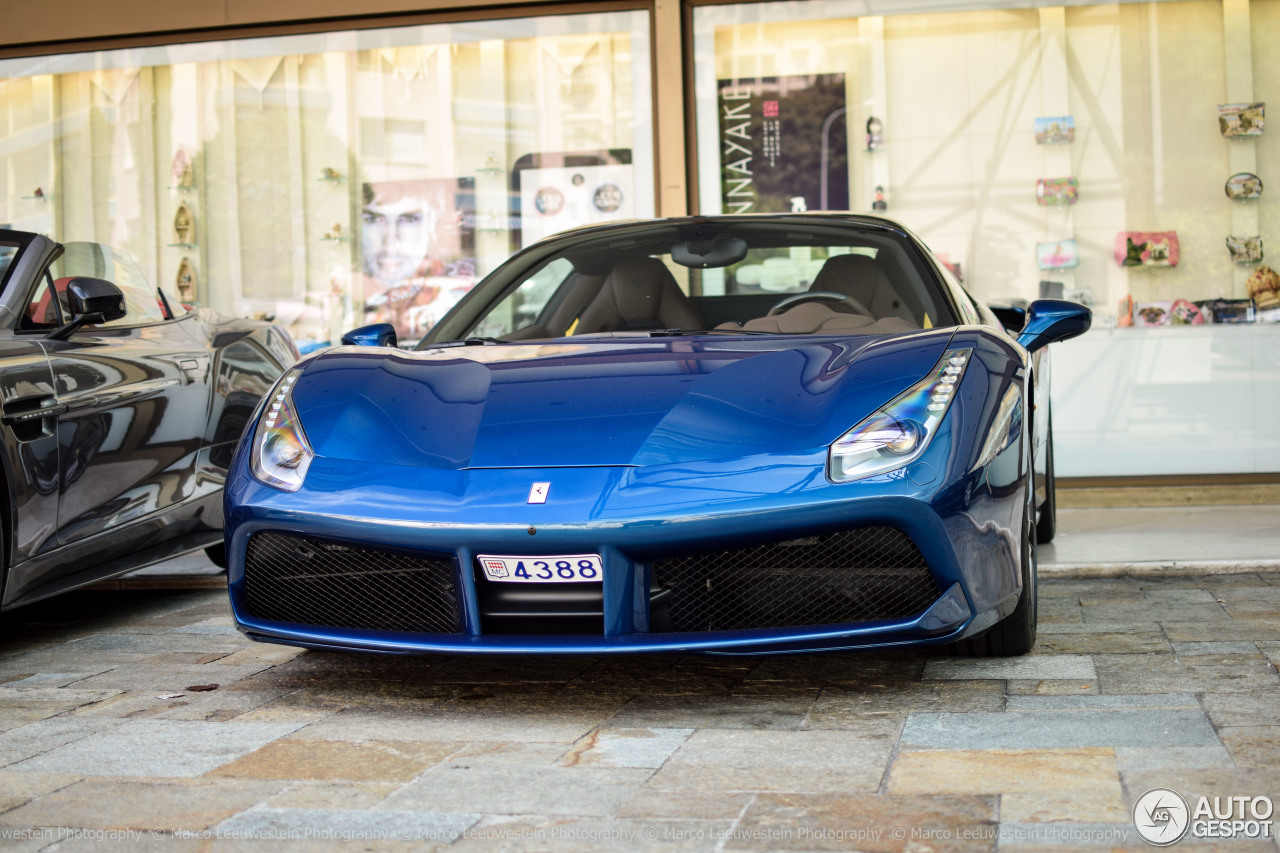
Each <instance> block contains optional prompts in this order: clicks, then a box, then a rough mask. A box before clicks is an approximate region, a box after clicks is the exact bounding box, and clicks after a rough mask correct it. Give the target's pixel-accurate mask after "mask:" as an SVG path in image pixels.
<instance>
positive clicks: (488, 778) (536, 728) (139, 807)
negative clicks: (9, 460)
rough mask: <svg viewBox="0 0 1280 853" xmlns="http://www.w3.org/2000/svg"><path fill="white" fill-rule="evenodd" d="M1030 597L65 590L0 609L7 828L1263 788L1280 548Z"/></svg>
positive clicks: (7, 843) (474, 819)
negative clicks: (728, 636)
mask: <svg viewBox="0 0 1280 853" xmlns="http://www.w3.org/2000/svg"><path fill="white" fill-rule="evenodd" d="M1041 620H1042V624H1041V635H1040V642H1039V645H1038V647H1037V649H1036V650H1035V652H1034V653H1033V654H1031V655H1029V656H1026V657H1022V658H1014V659H999V660H967V659H960V658H952V657H947V656H945V655H942V654H940V653H926V652H922V651H918V650H917V651H905V650H904V651H891V652H875V653H839V654H827V655H792V656H783V655H779V656H771V657H760V658H727V657H693V656H663V657H657V656H654V657H639V658H614V659H589V658H558V659H511V658H506V659H464V658H459V657H445V656H427V657H404V658H388V657H372V656H363V655H354V654H331V653H317V652H302V651H300V650H296V649H289V648H286V647H282V646H270V645H258V644H253V643H250V642H248V641H246V640H245V639H243V638H242V637H241V636H240V635H239V634H237V633H236V632H235V631H234V629H233V628H232V627H231V622H230V617H229V615H228V609H227V603H226V598H225V593H222V592H217V591H210V590H188V591H151V592H147V591H134V592H102V591H97V592H81V593H76V594H72V595H68V596H63V597H61V598H58V599H53V600H51V601H48V602H45V603H42V604H39V605H36V606H33V607H30V608H26V609H22V610H18V611H14V612H12V613H10V614H8V615H7V616H6V617H5V621H4V623H3V628H2V629H0V682H2V683H0V848H4V849H5V850H37V849H56V850H82V849H83V850H97V849H102V848H103V847H109V846H112V842H113V841H114V842H116V846H124V845H126V844H127V845H128V847H129V849H135V848H136V849H144V850H146V849H156V850H161V849H162V850H166V851H168V850H183V849H191V850H206V849H218V850H221V849H232V850H236V849H241V848H244V849H253V850H260V849H263V850H264V849H267V848H268V846H275V845H278V844H279V839H280V838H281V837H288V838H294V839H298V840H299V843H298V845H297V846H298V847H300V848H304V849H305V848H312V849H316V850H342V849H352V850H357V849H361V850H362V849H370V848H376V849H406V850H423V849H432V848H445V847H448V849H450V850H460V851H463V850H467V851H469V850H551V851H571V850H599V849H625V850H649V849H652V850H729V851H738V850H851V849H858V850H877V851H878V850H919V851H923V850H991V849H995V848H997V846H998V848H999V849H1021V850H1028V849H1052V850H1066V849H1076V848H1080V847H1089V848H1090V849H1106V848H1128V849H1132V848H1140V847H1143V846H1144V843H1143V842H1142V841H1141V840H1140V839H1139V837H1138V835H1137V833H1136V831H1135V830H1134V827H1133V824H1132V822H1131V818H1130V810H1131V808H1132V805H1133V803H1134V801H1135V799H1136V798H1137V797H1139V796H1141V794H1142V793H1144V792H1145V791H1147V790H1148V789H1150V788H1153V787H1167V788H1171V789H1173V790H1176V791H1178V792H1179V793H1181V794H1182V795H1183V796H1184V797H1185V798H1186V799H1187V800H1188V802H1190V803H1191V804H1192V807H1193V808H1194V807H1195V805H1194V804H1195V803H1196V802H1197V798H1198V797H1200V796H1202V795H1203V796H1214V795H1217V796H1254V795H1268V796H1270V797H1271V798H1272V799H1273V800H1280V714H1278V713H1277V712H1278V711H1280V675H1278V674H1277V670H1276V664H1277V663H1280V575H1256V574H1254V575H1235V576H1216V577H1204V578H1176V579H1164V580H1114V579H1113V580H1068V579H1061V578H1054V579H1046V580H1045V581H1044V582H1043V584H1042V587H1041ZM1273 826H1274V825H1273ZM1273 832H1274V828H1273ZM1209 846H1210V845H1209V843H1208V842H1195V841H1193V840H1191V839H1187V840H1184V841H1183V842H1182V843H1181V844H1180V845H1178V848H1177V849H1184V848H1185V849H1208V848H1209ZM1219 846H1223V845H1222V842H1219ZM1224 849H1229V850H1251V849H1265V850H1271V851H1275V850H1276V849H1277V848H1276V846H1275V842H1274V840H1271V839H1268V840H1266V841H1254V842H1241V841H1235V842H1231V843H1229V844H1225V847H1224Z"/></svg>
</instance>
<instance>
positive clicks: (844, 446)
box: [827, 347, 973, 483]
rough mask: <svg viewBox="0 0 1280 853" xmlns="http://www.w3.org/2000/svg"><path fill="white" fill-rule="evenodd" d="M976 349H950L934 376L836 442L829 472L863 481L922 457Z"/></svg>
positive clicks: (838, 479)
mask: <svg viewBox="0 0 1280 853" xmlns="http://www.w3.org/2000/svg"><path fill="white" fill-rule="evenodd" d="M972 352H973V350H971V349H969V348H967V347H966V348H963V349H949V350H947V351H946V352H945V353H943V355H942V360H941V361H939V362H938V363H937V365H936V366H935V367H934V368H933V370H931V371H929V375H928V376H926V377H925V378H924V379H922V380H920V381H919V382H917V383H916V384H915V385H914V386H912V387H911V388H910V389H909V390H907V391H906V392H905V393H903V394H901V395H899V396H898V397H897V398H895V399H894V400H893V401H892V402H890V403H889V404H888V405H886V406H883V407H882V408H881V409H880V410H879V411H877V412H876V413H875V414H873V415H872V416H871V417H869V418H867V419H866V420H864V421H863V422H862V423H860V424H858V425H857V426H855V427H854V428H853V429H851V430H849V431H848V432H846V433H845V434H844V435H842V436H840V437H839V438H838V439H836V440H835V441H834V442H833V443H832V444H831V449H830V451H829V452H828V454H827V476H828V477H830V478H831V480H832V481H833V482H836V483H842V482H848V481H850V480H861V479H864V478H866V477H873V476H875V475H876V474H883V473H885V472H886V471H892V470H894V469H896V468H901V467H903V466H904V465H908V464H910V463H911V462H914V461H915V460H916V459H918V458H920V455H921V454H922V453H924V451H925V448H926V447H928V446H929V442H930V440H931V439H932V438H933V436H934V433H936V432H937V431H938V425H939V424H941V423H942V419H943V418H944V417H946V414H947V410H948V409H949V408H950V407H951V401H952V400H954V399H955V396H956V393H955V392H956V389H957V388H958V387H960V378H961V377H962V376H964V369H965V367H966V366H967V365H968V364H969V357H970V355H971V354H972Z"/></svg>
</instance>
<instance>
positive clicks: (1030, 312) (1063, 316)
mask: <svg viewBox="0 0 1280 853" xmlns="http://www.w3.org/2000/svg"><path fill="white" fill-rule="evenodd" d="M1092 323H1093V312H1092V311H1090V310H1089V309H1088V308H1086V307H1084V306H1083V305H1077V304H1076V303H1074V302H1065V301H1063V300H1061V299H1037V300H1036V301H1035V302H1032V303H1031V307H1030V308H1028V309H1027V322H1026V325H1025V326H1023V327H1022V332H1021V333H1020V334H1019V335H1018V343H1020V344H1022V345H1023V346H1024V347H1026V348H1027V351H1028V352H1035V351H1036V350H1038V349H1041V348H1042V347H1046V346H1048V345H1049V344H1052V343H1056V342H1058V341H1065V340H1069V339H1071V338H1074V337H1076V336H1077V335H1083V334H1084V333H1085V332H1087V331H1089V326H1090V325H1091V324H1092Z"/></svg>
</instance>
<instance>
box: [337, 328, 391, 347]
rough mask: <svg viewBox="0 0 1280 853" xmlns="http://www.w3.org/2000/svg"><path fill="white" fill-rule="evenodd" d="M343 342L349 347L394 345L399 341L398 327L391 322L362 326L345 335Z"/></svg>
mask: <svg viewBox="0 0 1280 853" xmlns="http://www.w3.org/2000/svg"><path fill="white" fill-rule="evenodd" d="M342 342H343V343H344V344H346V345H347V346H349V347H393V346H395V345H396V344H397V343H398V341H397V339H396V327H395V326H393V325H391V324H390V323H374V324H373V325H371V326H361V327H360V328H358V329H352V330H351V331H349V332H347V333H346V334H345V335H343V336H342Z"/></svg>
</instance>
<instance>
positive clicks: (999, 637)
mask: <svg viewBox="0 0 1280 853" xmlns="http://www.w3.org/2000/svg"><path fill="white" fill-rule="evenodd" d="M1029 504H1030V506H1032V507H1034V506H1035V496H1034V493H1032V497H1031V500H1030V501H1029ZM1037 580H1038V572H1037V567H1036V525H1035V511H1034V510H1033V509H1029V510H1028V512H1027V517H1026V518H1025V519H1024V521H1023V524H1022V595H1021V596H1019V597H1018V606H1017V607H1015V608H1014V609H1013V612H1012V613H1010V614H1009V615H1008V616H1006V617H1004V618H1003V619H1001V620H1000V621H999V622H997V623H996V624H994V625H992V626H991V627H990V628H989V629H988V630H987V631H986V632H985V633H982V634H979V635H978V636H976V637H971V638H969V639H967V640H961V641H960V642H958V643H956V644H955V645H954V647H953V648H954V650H955V652H956V654H960V655H967V656H969V657H980V658H986V657H1013V656H1015V655H1025V654H1026V653H1027V652H1029V651H1031V648H1032V646H1034V645H1035V644H1036V617H1037V611H1038V608H1037V606H1036V586H1037Z"/></svg>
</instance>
